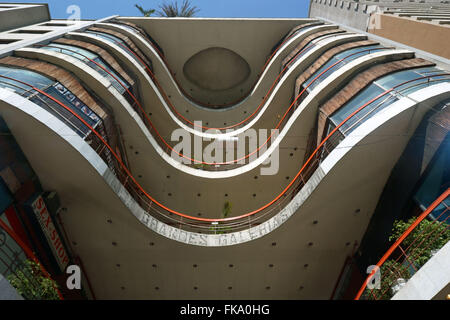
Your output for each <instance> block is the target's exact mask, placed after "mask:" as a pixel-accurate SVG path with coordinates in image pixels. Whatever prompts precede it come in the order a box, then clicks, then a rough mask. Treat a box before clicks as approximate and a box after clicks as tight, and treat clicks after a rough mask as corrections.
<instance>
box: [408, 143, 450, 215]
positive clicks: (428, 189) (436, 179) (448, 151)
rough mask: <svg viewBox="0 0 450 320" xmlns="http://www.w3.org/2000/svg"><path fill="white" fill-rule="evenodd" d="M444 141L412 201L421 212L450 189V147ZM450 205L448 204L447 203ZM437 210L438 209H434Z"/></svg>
mask: <svg viewBox="0 0 450 320" xmlns="http://www.w3.org/2000/svg"><path fill="white" fill-rule="evenodd" d="M446 142H447V141H446V140H444V142H443V144H442V147H441V148H442V149H441V150H440V151H439V152H440V154H439V156H438V157H437V159H436V160H435V161H434V162H433V163H432V167H431V169H430V170H429V171H428V172H427V174H426V177H425V178H424V180H423V181H422V184H421V186H420V187H419V189H418V190H417V192H416V194H415V195H414V199H415V200H416V201H417V203H418V204H419V205H420V207H421V208H422V210H425V209H426V208H428V207H429V206H430V205H431V203H433V201H434V200H436V198H437V197H439V196H440V195H441V194H442V193H443V192H444V191H445V190H446V189H447V188H449V187H450V167H449V166H448V164H449V163H450V145H449V144H448V143H446ZM449 204H450V203H449ZM436 209H438V208H436Z"/></svg>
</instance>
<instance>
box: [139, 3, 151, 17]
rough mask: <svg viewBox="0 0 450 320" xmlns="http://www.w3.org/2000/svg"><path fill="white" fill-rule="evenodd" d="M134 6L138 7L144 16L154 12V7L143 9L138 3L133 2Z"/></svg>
mask: <svg viewBox="0 0 450 320" xmlns="http://www.w3.org/2000/svg"><path fill="white" fill-rule="evenodd" d="M134 6H135V7H136V8H138V9H139V11H140V12H141V13H142V15H143V16H144V17H150V16H151V15H152V14H153V13H155V9H149V10H145V9H144V8H142V7H141V6H140V5H138V4H135V5H134Z"/></svg>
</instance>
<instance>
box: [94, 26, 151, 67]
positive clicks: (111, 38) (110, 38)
mask: <svg viewBox="0 0 450 320" xmlns="http://www.w3.org/2000/svg"><path fill="white" fill-rule="evenodd" d="M85 32H86V33H90V34H92V35H95V36H97V37H100V38H102V39H104V40H106V41H108V42H111V43H113V44H115V45H118V46H119V47H121V48H122V49H124V50H125V51H127V53H128V54H129V55H130V56H131V58H132V59H133V60H134V61H136V62H137V63H138V64H139V65H140V66H142V67H144V68H145V67H146V65H145V64H144V63H143V62H142V61H141V60H140V59H138V58H137V57H136V56H135V55H134V54H133V53H132V52H133V51H132V50H131V49H130V47H129V46H128V45H127V44H126V43H125V42H124V41H123V40H122V39H120V38H118V37H116V36H113V35H110V34H108V33H104V32H98V31H92V30H86V31H85Z"/></svg>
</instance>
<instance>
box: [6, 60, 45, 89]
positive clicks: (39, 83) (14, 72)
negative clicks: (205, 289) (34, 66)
mask: <svg viewBox="0 0 450 320" xmlns="http://www.w3.org/2000/svg"><path fill="white" fill-rule="evenodd" d="M0 75H2V76H6V77H11V78H14V79H18V80H21V81H23V82H26V83H28V84H30V85H32V86H34V87H36V88H38V89H44V88H46V87H48V86H50V85H52V84H53V82H54V81H52V80H50V79H48V78H47V77H45V76H43V75H41V74H39V73H37V72H33V71H30V70H26V69H20V68H9V67H4V66H0ZM1 80H2V81H3V82H8V83H10V84H11V85H10V86H9V87H11V88H16V87H20V88H23V89H24V90H25V91H28V90H29V89H30V87H29V86H27V85H25V84H21V83H19V82H17V81H13V80H9V79H6V78H1Z"/></svg>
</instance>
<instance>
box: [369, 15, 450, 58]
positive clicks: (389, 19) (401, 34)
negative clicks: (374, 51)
mask: <svg viewBox="0 0 450 320" xmlns="http://www.w3.org/2000/svg"><path fill="white" fill-rule="evenodd" d="M379 25H380V28H373V29H369V30H368V31H369V33H373V34H376V35H378V36H381V37H384V38H388V39H391V40H394V41H397V42H400V43H403V44H406V45H408V46H411V47H414V48H417V49H420V50H424V51H427V52H430V53H432V54H436V55H438V56H441V57H444V58H446V59H450V46H448V45H445V44H448V39H450V27H448V26H441V25H436V24H433V23H430V22H423V21H417V20H413V19H410V18H403V17H397V16H391V15H386V14H380V15H379ZM443 44H444V45H443Z"/></svg>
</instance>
